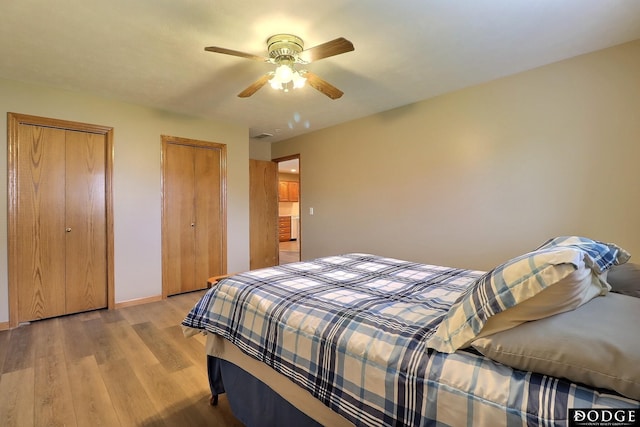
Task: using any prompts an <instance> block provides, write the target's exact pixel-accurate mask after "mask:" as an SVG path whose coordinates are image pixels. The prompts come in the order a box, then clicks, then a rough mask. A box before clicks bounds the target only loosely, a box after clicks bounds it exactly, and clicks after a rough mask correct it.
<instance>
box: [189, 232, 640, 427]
mask: <svg viewBox="0 0 640 427" xmlns="http://www.w3.org/2000/svg"><path fill="white" fill-rule="evenodd" d="M628 259H629V254H628V253H627V252H626V251H624V250H623V249H622V248H620V247H618V246H617V245H613V244H607V243H602V242H598V241H594V240H591V239H586V238H583V237H575V236H561V237H558V238H555V239H551V240H549V241H547V242H545V243H544V244H543V245H541V246H540V247H538V248H536V249H535V250H533V251H531V252H528V253H526V254H523V255H521V256H519V257H516V258H513V259H511V260H508V261H507V262H505V263H503V264H501V265H499V266H497V267H496V268H494V269H492V270H490V271H489V272H481V271H472V270H465V269H458V268H450V267H443V266H436V265H427V264H420V263H415V262H410V261H405V260H398V259H393V258H388V257H382V256H377V255H372V254H362V253H351V254H344V255H336V256H329V257H323V258H319V259H315V260H311V261H302V262H297V263H292V264H285V265H282V266H276V267H271V268H266V269H260V270H253V271H248V272H245V273H242V274H237V275H234V276H232V277H229V278H226V279H223V280H221V281H220V282H219V283H217V284H216V285H215V286H214V287H213V288H212V289H210V290H209V291H208V292H207V293H206V294H205V295H204V296H203V297H202V298H201V299H200V300H199V301H198V302H197V304H196V305H195V306H194V307H193V309H192V310H191V312H190V313H189V314H188V315H187V317H186V318H185V319H184V321H183V323H182V325H183V331H184V334H185V336H190V335H193V334H196V333H206V334H207V357H208V368H209V369H208V371H209V372H208V374H209V381H210V385H211V389H212V394H213V396H217V395H218V394H220V393H223V392H226V393H227V395H228V399H229V403H230V405H231V408H232V410H233V412H234V414H235V415H236V417H238V418H239V419H240V421H242V422H243V423H244V424H245V425H248V426H251V425H261V426H263V425H327V426H342V425H345V426H347V425H356V426H396V425H406V426H422V425H424V426H426V425H436V426H464V425H474V426H476V425H491V426H512V425H518V426H522V425H536V426H538V425H557V426H566V425H567V422H568V413H569V410H570V409H575V408H627V409H629V410H631V411H635V412H634V414H637V413H638V410H639V408H640V402H639V400H640V363H639V362H640V342H639V341H640V340H639V339H638V338H637V333H634V331H633V327H630V325H633V324H639V322H640V298H635V297H634V296H632V294H633V292H635V291H634V290H631V291H629V293H628V294H627V295H623V294H622V293H615V292H610V291H611V290H612V289H611V284H610V283H609V282H608V281H607V274H608V273H609V272H610V271H613V269H614V268H617V267H618V266H620V265H622V264H625V263H626V262H627V260H628ZM638 288H640V286H639V287H638ZM613 290H614V291H615V289H613ZM589 322H591V323H593V324H590V323H589Z"/></svg>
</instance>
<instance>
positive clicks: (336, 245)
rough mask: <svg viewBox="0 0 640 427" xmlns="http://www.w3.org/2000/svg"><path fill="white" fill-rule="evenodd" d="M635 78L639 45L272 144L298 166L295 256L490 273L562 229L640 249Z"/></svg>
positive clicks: (639, 114) (639, 72) (639, 123)
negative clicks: (352, 255) (361, 257)
mask: <svg viewBox="0 0 640 427" xmlns="http://www.w3.org/2000/svg"><path fill="white" fill-rule="evenodd" d="M638 76H640V41H636V42H633V43H628V44H625V45H621V46H618V47H614V48H610V49H606V50H603V51H599V52H595V53H592V54H588V55H583V56H580V57H576V58H573V59H570V60H566V61H562V62H559V63H556V64H552V65H548V66H545V67H541V68H538V69H535V70H532V71H528V72H524V73H521V74H518V75H514V76H510V77H507V78H503V79H500V80H496V81H493V82H489V83H486V84H483V85H479V86H475V87H471V88H467V89H464V90H460V91H458V92H455V93H450V94H446V95H443V96H440V97H437V98H434V99H430V100H426V101H423V102H419V103H416V104H413V105H408V106H404V107H401V108H398V109H394V110H391V111H388V112H385V113H382V114H376V115H373V116H370V117H366V118H363V119H360V120H356V121H352V122H350V123H346V124H344V125H340V126H335V127H332V128H327V129H324V130H320V131H317V132H315V133H312V134H308V135H306V136H301V137H297V138H294V139H291V140H287V141H282V142H279V143H275V144H274V145H273V146H272V156H273V157H274V158H277V157H282V156H286V155H290V154H296V153H299V154H300V160H301V163H303V164H304V167H303V168H301V173H302V175H301V182H302V188H301V194H302V200H301V228H302V254H303V257H304V258H305V259H308V258H313V257H317V256H323V255H328V254H335V253H342V252H349V251H364V252H372V253H377V254H381V255H387V256H393V257H400V258H404V259H409V260H415V261H421V262H426V263H432V264H440V265H450V266H458V267H465V268H476V269H483V270H485V269H489V268H491V267H492V266H494V265H495V264H496V263H499V262H501V261H503V260H505V259H507V258H509V257H511V256H514V255H517V254H519V253H522V252H524V251H528V250H531V249H533V248H534V247H535V246H536V245H538V244H540V243H542V242H543V241H544V240H546V239H547V238H549V237H552V236H555V235H564V234H578V235H585V236H590V237H592V238H595V239H600V240H605V241H613V242H616V243H618V244H620V245H622V246H623V247H625V248H627V249H628V250H630V251H631V252H632V254H633V253H635V254H636V256H637V257H640V232H639V230H638V218H640V197H639V195H640V191H639V186H640V167H639V166H638V163H639V159H640V78H638ZM345 96H348V93H347V95H345ZM336 102H340V101H336ZM310 207H313V208H314V211H315V215H313V216H310V215H309V208H310ZM634 258H635V257H634Z"/></svg>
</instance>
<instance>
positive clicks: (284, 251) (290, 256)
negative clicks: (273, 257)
mask: <svg viewBox="0 0 640 427" xmlns="http://www.w3.org/2000/svg"><path fill="white" fill-rule="evenodd" d="M279 245H280V263H279V264H280V265H282V264H288V263H290V262H297V261H300V240H291V241H288V242H280V244H279Z"/></svg>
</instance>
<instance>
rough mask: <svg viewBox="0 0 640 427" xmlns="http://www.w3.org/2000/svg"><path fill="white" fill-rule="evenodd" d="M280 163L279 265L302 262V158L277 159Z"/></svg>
mask: <svg viewBox="0 0 640 427" xmlns="http://www.w3.org/2000/svg"><path fill="white" fill-rule="evenodd" d="M274 161H275V162H277V163H278V240H279V262H278V263H279V264H280V265H282V264H287V263H290V262H297V261H300V259H301V257H300V246H301V245H300V241H301V227H300V194H301V192H300V156H299V155H295V156H289V157H283V158H280V159H275V160H274Z"/></svg>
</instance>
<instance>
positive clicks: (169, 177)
mask: <svg viewBox="0 0 640 427" xmlns="http://www.w3.org/2000/svg"><path fill="white" fill-rule="evenodd" d="M193 158H194V148H193V147H190V146H188V145H181V144H167V145H166V148H165V157H164V166H163V167H164V180H163V182H164V189H163V221H164V222H165V225H166V226H165V229H164V231H163V249H164V255H163V275H162V277H163V279H162V280H163V282H164V284H165V289H166V292H167V294H168V295H174V294H178V293H180V292H182V290H183V289H188V288H190V287H192V286H193V284H194V282H195V279H194V278H195V271H194V265H195V242H194V229H195V220H196V218H195V212H194V209H193V208H194V202H195V170H194V163H193V162H194V160H193Z"/></svg>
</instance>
